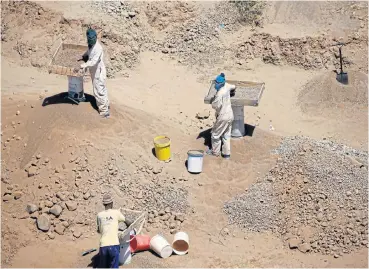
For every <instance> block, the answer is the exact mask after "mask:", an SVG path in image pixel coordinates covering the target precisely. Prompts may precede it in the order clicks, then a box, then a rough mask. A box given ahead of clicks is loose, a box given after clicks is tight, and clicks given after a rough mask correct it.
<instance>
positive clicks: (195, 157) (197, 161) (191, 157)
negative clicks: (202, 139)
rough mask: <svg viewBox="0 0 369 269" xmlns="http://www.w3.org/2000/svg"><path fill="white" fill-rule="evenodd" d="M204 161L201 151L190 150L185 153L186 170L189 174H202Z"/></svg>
mask: <svg viewBox="0 0 369 269" xmlns="http://www.w3.org/2000/svg"><path fill="white" fill-rule="evenodd" d="M203 161H204V151H203V150H190V151H188V152H187V170H188V172H190V173H194V174H198V173H201V172H202V164H203Z"/></svg>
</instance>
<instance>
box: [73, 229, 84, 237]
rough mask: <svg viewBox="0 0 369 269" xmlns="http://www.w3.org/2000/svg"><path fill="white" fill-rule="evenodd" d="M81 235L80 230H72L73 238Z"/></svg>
mask: <svg viewBox="0 0 369 269" xmlns="http://www.w3.org/2000/svg"><path fill="white" fill-rule="evenodd" d="M81 235H82V232H81V231H79V230H76V231H74V232H73V236H74V237H75V238H80V237H81Z"/></svg>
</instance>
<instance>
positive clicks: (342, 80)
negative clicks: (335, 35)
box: [336, 42, 348, 85]
mask: <svg viewBox="0 0 369 269" xmlns="http://www.w3.org/2000/svg"><path fill="white" fill-rule="evenodd" d="M346 44H347V43H346ZM346 44H345V43H341V42H340V43H337V44H336V46H339V52H340V67H341V68H340V73H338V74H337V76H336V80H337V81H338V82H340V83H342V84H345V85H347V84H348V75H347V73H346V72H343V68H342V62H343V58H342V47H343V46H344V45H346Z"/></svg>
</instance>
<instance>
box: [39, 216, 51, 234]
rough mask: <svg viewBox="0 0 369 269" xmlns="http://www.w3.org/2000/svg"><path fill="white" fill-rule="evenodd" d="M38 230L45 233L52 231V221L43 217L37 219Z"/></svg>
mask: <svg viewBox="0 0 369 269" xmlns="http://www.w3.org/2000/svg"><path fill="white" fill-rule="evenodd" d="M37 228H38V229H39V230H41V231H43V232H47V231H48V230H49V229H50V219H49V218H48V217H47V216H45V215H41V216H39V217H38V218H37Z"/></svg>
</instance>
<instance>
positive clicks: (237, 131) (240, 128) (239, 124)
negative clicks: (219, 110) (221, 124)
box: [231, 106, 245, 137]
mask: <svg viewBox="0 0 369 269" xmlns="http://www.w3.org/2000/svg"><path fill="white" fill-rule="evenodd" d="M232 110H233V116H234V120H233V123H232V132H231V136H232V137H243V136H245V114H244V107H243V106H232Z"/></svg>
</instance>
